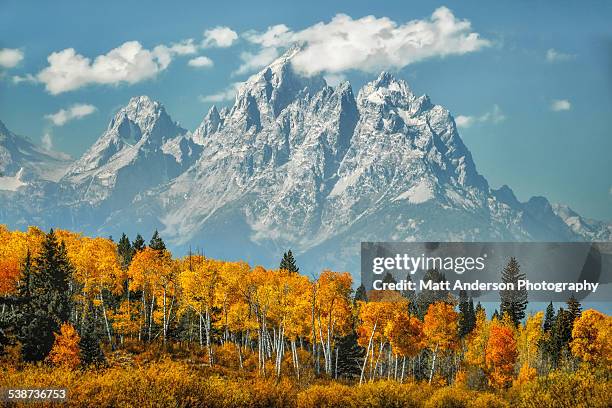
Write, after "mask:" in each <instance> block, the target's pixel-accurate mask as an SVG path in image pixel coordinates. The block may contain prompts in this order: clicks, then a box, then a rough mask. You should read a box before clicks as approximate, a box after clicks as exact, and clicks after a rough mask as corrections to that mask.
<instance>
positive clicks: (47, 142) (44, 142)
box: [41, 132, 53, 150]
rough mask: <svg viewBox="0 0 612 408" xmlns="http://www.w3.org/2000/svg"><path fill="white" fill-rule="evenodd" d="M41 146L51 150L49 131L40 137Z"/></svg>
mask: <svg viewBox="0 0 612 408" xmlns="http://www.w3.org/2000/svg"><path fill="white" fill-rule="evenodd" d="M41 142H42V146H43V148H45V149H47V150H53V136H52V135H51V132H45V133H44V134H43V137H42V139H41Z"/></svg>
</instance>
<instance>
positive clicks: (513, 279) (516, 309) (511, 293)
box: [499, 257, 527, 326]
mask: <svg viewBox="0 0 612 408" xmlns="http://www.w3.org/2000/svg"><path fill="white" fill-rule="evenodd" d="M522 279H525V274H523V273H521V270H520V266H519V264H518V262H517V260H516V258H514V257H512V258H510V261H509V262H508V265H506V267H505V268H504V270H503V272H502V281H503V282H504V283H511V284H513V285H514V287H515V288H517V285H518V281H519V280H522ZM499 295H500V298H501V305H500V314H501V315H502V316H503V315H504V314H505V313H508V315H509V316H510V318H511V319H512V321H513V322H514V325H515V326H518V324H519V323H520V321H521V320H522V319H523V318H524V317H525V309H526V308H527V290H526V289H523V290H518V289H515V290H502V291H500V292H499Z"/></svg>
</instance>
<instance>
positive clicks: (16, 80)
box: [13, 74, 38, 84]
mask: <svg viewBox="0 0 612 408" xmlns="http://www.w3.org/2000/svg"><path fill="white" fill-rule="evenodd" d="M22 82H30V83H36V82H38V80H37V79H36V77H35V76H34V75H32V74H25V75H23V76H21V75H13V83H14V84H20V83H22Z"/></svg>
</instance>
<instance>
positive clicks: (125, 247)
mask: <svg viewBox="0 0 612 408" xmlns="http://www.w3.org/2000/svg"><path fill="white" fill-rule="evenodd" d="M117 254H118V255H119V260H120V261H121V267H122V268H123V269H127V267H128V266H130V262H132V256H133V255H134V250H133V249H132V244H131V243H130V239H129V238H128V237H127V235H125V234H122V235H121V239H120V240H119V244H118V245H117Z"/></svg>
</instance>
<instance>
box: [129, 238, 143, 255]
mask: <svg viewBox="0 0 612 408" xmlns="http://www.w3.org/2000/svg"><path fill="white" fill-rule="evenodd" d="M143 249H145V241H144V238H143V237H142V235H140V234H136V238H134V242H133V243H132V253H136V252H140V251H142V250H143Z"/></svg>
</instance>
